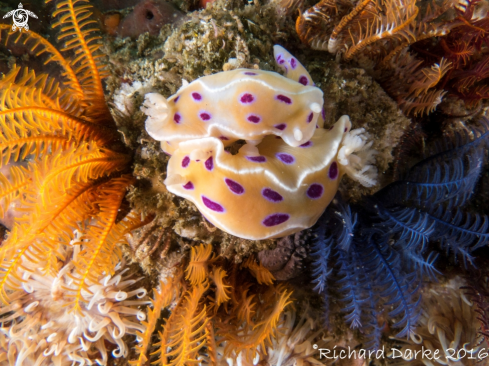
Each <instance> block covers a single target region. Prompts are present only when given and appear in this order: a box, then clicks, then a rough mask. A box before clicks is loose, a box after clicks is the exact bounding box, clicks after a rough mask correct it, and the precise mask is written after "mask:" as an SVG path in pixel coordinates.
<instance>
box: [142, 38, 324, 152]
mask: <svg viewBox="0 0 489 366" xmlns="http://www.w3.org/2000/svg"><path fill="white" fill-rule="evenodd" d="M276 47H280V46H276ZM277 52H278V53H277ZM275 57H276V61H277V64H278V65H279V66H280V67H282V68H284V70H285V71H286V76H287V77H284V76H282V75H280V74H278V73H276V72H270V71H263V70H250V69H237V70H232V71H223V72H220V73H217V74H213V75H209V76H204V77H202V78H199V79H197V80H195V81H193V82H192V83H190V84H188V83H187V84H186V85H184V86H182V88H180V89H179V90H178V92H177V93H176V94H174V95H172V96H171V97H170V98H168V99H166V98H164V97H163V96H162V95H160V94H158V93H150V94H146V99H145V103H144V108H143V111H144V112H145V113H146V114H147V115H148V119H147V120H146V130H147V131H148V133H149V135H150V136H151V137H153V138H154V139H155V140H158V141H162V148H163V150H164V151H165V152H167V153H169V154H173V152H174V151H175V150H176V149H177V148H178V145H179V143H180V142H184V141H188V140H195V139H201V138H205V137H215V138H219V139H221V140H222V141H223V143H224V145H225V146H227V145H229V144H231V143H233V142H235V141H237V140H246V141H247V142H248V143H249V144H253V145H256V144H258V143H259V142H260V141H261V139H263V137H265V136H266V135H276V136H280V137H281V138H282V139H283V141H285V142H286V143H287V144H288V145H290V146H294V147H297V146H300V145H302V144H304V143H305V142H307V141H309V140H310V139H311V137H312V135H313V134H314V131H315V129H316V126H318V119H319V127H322V122H323V118H322V117H321V113H322V111H323V92H322V91H321V90H320V89H319V88H317V87H315V86H314V85H313V83H312V79H311V77H310V76H309V74H308V73H307V71H306V70H305V68H304V67H303V66H302V65H301V64H300V63H299V61H297V59H295V58H292V57H291V56H290V54H289V53H288V52H287V51H286V50H285V49H283V48H282V47H280V48H276V55H275ZM277 57H278V59H277ZM286 60H287V61H286ZM285 64H287V65H288V70H287V68H286V67H285ZM320 117H321V118H320Z"/></svg>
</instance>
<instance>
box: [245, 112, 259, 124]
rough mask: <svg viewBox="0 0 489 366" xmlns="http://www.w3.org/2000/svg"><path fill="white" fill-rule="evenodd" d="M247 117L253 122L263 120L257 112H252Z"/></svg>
mask: <svg viewBox="0 0 489 366" xmlns="http://www.w3.org/2000/svg"><path fill="white" fill-rule="evenodd" d="M246 119H247V120H248V121H249V122H251V123H259V122H260V121H261V118H260V116H257V115H256V114H250V115H249V116H248V117H247V118H246Z"/></svg>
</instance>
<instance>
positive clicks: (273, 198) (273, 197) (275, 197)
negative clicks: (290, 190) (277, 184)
mask: <svg viewBox="0 0 489 366" xmlns="http://www.w3.org/2000/svg"><path fill="white" fill-rule="evenodd" d="M261 194H262V196H263V197H265V198H266V199H267V200H268V201H270V202H280V201H283V199H284V198H283V197H282V195H281V194H280V193H278V192H275V191H274V190H273V189H270V188H263V190H262V191H261Z"/></svg>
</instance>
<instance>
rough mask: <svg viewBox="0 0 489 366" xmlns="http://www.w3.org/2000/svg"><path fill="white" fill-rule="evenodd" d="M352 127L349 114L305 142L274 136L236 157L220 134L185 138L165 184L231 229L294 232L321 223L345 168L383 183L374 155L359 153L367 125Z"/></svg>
mask: <svg viewBox="0 0 489 366" xmlns="http://www.w3.org/2000/svg"><path fill="white" fill-rule="evenodd" d="M350 128H351V123H350V119H349V118H348V116H343V117H342V118H340V120H339V121H338V122H337V123H336V124H335V125H334V126H333V128H332V129H331V130H325V129H318V130H317V131H316V132H315V134H314V136H313V137H312V138H311V139H310V140H309V141H308V142H306V143H304V144H302V145H301V146H299V147H292V146H289V145H288V144H286V143H285V142H284V141H283V140H282V139H280V138H277V137H276V136H273V135H272V136H266V137H265V138H264V139H263V141H262V142H261V143H260V144H259V145H258V146H257V148H258V150H259V155H254V154H253V153H251V154H250V152H249V150H248V149H246V148H241V149H240V151H239V152H238V154H236V155H231V154H230V153H228V152H227V151H225V149H224V145H223V143H222V141H221V140H219V139H218V138H215V137H207V138H203V139H196V140H189V141H185V142H181V143H180V145H179V148H178V149H177V150H176V151H175V153H174V155H173V156H172V157H171V159H170V162H169V163H168V169H167V179H166V181H165V184H166V186H167V188H168V190H169V191H170V192H172V193H174V194H176V195H178V196H181V197H184V198H186V199H188V200H190V201H192V202H193V203H194V204H195V205H196V206H197V207H198V209H199V210H200V212H202V213H203V215H204V216H205V217H206V218H207V220H209V221H210V222H211V223H213V224H214V225H215V226H217V227H219V228H220V229H222V230H224V231H226V232H228V233H231V234H233V235H236V236H239V237H241V238H245V239H255V240H258V239H266V238H275V237H282V236H285V235H289V234H292V233H295V232H297V231H300V230H303V229H305V228H309V227H311V226H312V225H314V223H315V222H316V221H317V219H318V218H319V217H320V216H321V214H322V213H323V211H324V209H325V208H326V206H327V205H328V204H329V203H330V202H331V200H332V199H333V197H334V195H335V194H336V191H337V189H338V185H339V182H340V179H341V176H342V175H343V174H345V173H347V174H349V175H350V176H352V177H355V178H357V179H359V178H360V179H363V182H364V183H365V184H367V185H373V184H375V181H374V177H373V175H372V174H371V173H373V170H372V167H371V166H370V165H366V164H365V163H367V162H371V157H372V154H371V153H370V154H369V156H368V157H367V156H364V157H360V156H358V155H353V153H358V152H359V151H363V150H365V149H366V148H368V147H370V144H366V139H365V137H364V135H363V134H362V133H363V131H362V130H353V131H350ZM245 146H246V145H245ZM365 159H366V160H365ZM355 164H357V165H358V166H356V165H355ZM366 166H367V168H366Z"/></svg>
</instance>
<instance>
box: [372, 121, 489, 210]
mask: <svg viewBox="0 0 489 366" xmlns="http://www.w3.org/2000/svg"><path fill="white" fill-rule="evenodd" d="M443 141H444V143H443V145H440V146H438V147H437V148H436V151H437V152H436V153H435V154H434V155H432V156H430V157H428V158H426V159H424V160H422V161H420V162H419V163H417V164H416V165H414V166H413V167H412V168H411V169H410V170H409V171H408V172H407V173H406V175H405V177H404V178H403V179H402V180H399V181H396V182H393V183H391V184H389V185H388V186H386V187H385V188H383V189H382V190H380V191H379V192H377V193H376V194H375V196H376V197H377V198H379V199H380V198H381V199H382V202H383V203H384V204H385V205H386V206H389V205H393V204H394V205H395V204H401V205H407V206H415V207H418V208H420V209H426V208H431V207H434V206H436V205H439V204H445V205H447V206H449V207H462V206H464V205H465V204H466V203H467V201H468V200H469V199H470V198H471V197H472V194H473V191H474V187H475V185H476V183H477V181H478V179H479V176H480V173H481V170H482V167H483V163H484V161H485V160H486V157H487V151H486V149H487V146H488V144H489V120H488V119H486V118H484V119H482V120H481V121H480V127H478V128H472V129H469V130H464V131H463V132H460V133H456V134H454V135H453V136H452V137H451V138H446V139H444V140H443Z"/></svg>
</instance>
